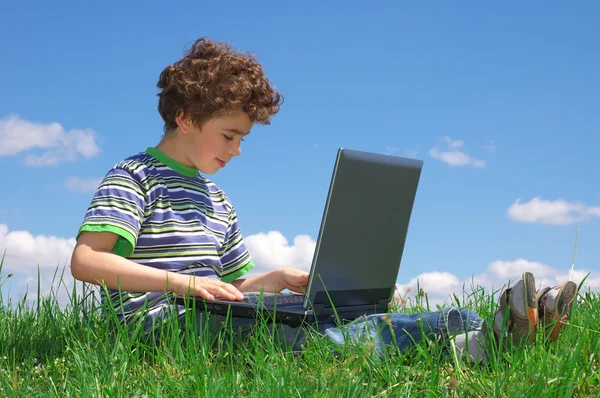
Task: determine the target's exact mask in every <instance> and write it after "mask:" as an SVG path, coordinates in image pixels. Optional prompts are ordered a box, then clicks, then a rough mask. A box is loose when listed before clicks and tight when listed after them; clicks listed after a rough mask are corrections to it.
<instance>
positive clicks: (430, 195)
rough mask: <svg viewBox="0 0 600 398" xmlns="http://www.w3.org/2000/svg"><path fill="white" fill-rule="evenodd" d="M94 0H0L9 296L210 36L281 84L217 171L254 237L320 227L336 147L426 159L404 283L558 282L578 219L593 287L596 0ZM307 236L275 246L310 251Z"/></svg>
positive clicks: (155, 131) (599, 256)
mask: <svg viewBox="0 0 600 398" xmlns="http://www.w3.org/2000/svg"><path fill="white" fill-rule="evenodd" d="M101 3H102V4H100V3H89V2H88V3H77V4H74V3H67V2H62V3H61V2H50V3H49V2H37V3H35V4H33V3H28V4H27V5H23V4H19V3H17V2H9V3H4V4H3V5H1V6H0V15H2V16H0V48H2V59H3V62H1V63H0V79H1V80H2V95H0V169H2V170H4V171H3V172H2V177H3V180H4V184H5V185H4V186H5V189H3V192H4V193H5V194H4V195H1V196H0V250H3V249H7V261H6V264H5V271H6V272H8V271H11V272H14V273H15V274H17V275H18V276H17V277H15V278H13V282H12V284H13V287H12V292H13V293H11V294H17V293H18V292H20V291H21V290H19V289H20V287H19V286H21V285H22V284H23V281H24V280H25V278H26V277H27V276H30V274H31V269H32V267H34V266H36V264H33V262H38V263H40V265H43V264H42V263H44V264H46V263H48V264H49V265H48V266H50V265H51V266H54V267H55V266H56V262H57V261H62V262H63V263H64V262H65V261H68V258H64V253H66V252H68V248H69V245H72V243H73V242H72V240H70V239H72V238H73V237H74V235H75V233H76V231H77V229H78V227H79V224H80V222H81V221H82V218H83V215H84V213H85V210H86V208H87V206H88V204H89V201H90V199H91V196H92V190H91V189H90V186H91V187H92V188H93V186H94V185H93V184H94V181H97V179H98V178H101V177H102V176H103V175H104V173H105V172H106V171H107V170H108V169H109V168H110V167H112V166H113V165H114V163H115V162H117V161H118V160H120V159H121V158H123V157H126V156H128V155H131V154H133V153H136V152H139V151H142V150H144V149H145V148H146V147H147V146H153V145H156V144H157V143H158V142H159V140H160V137H161V134H162V121H161V119H160V117H159V115H158V113H157V111H156V105H157V97H156V93H157V89H156V82H157V79H158V75H159V73H160V72H161V71H162V69H163V68H164V67H165V66H167V65H169V64H170V63H172V62H175V61H176V60H177V59H178V58H179V57H180V56H181V54H182V51H183V50H184V49H185V48H186V46H187V45H188V44H189V43H190V42H192V41H193V40H195V39H197V38H199V37H201V36H206V37H210V38H213V39H216V40H224V41H227V42H229V43H230V44H232V45H233V46H235V47H237V48H239V49H242V50H246V51H250V52H252V53H254V54H255V55H256V56H257V58H258V59H259V60H260V61H261V63H262V64H263V66H264V68H265V70H266V73H267V75H268V77H269V78H270V79H271V81H272V82H273V83H274V84H275V86H276V87H277V88H278V89H279V90H281V92H282V93H283V95H284V98H285V103H284V105H283V107H282V110H281V112H280V113H279V114H278V115H277V116H276V117H275V119H274V120H273V123H272V125H270V126H266V127H256V128H255V129H254V130H253V133H252V134H251V135H250V136H249V137H248V139H247V140H246V142H245V143H244V147H243V149H242V151H243V155H242V156H241V157H240V158H238V159H237V160H236V161H235V162H232V164H230V165H228V167H227V169H225V170H223V171H222V172H220V173H219V174H217V175H216V176H214V177H213V180H214V181H215V182H217V183H218V184H219V185H220V186H221V187H222V188H224V189H225V191H226V192H227V193H228V195H229V196H230V198H231V199H232V201H233V202H234V204H235V206H236V208H237V211H238V214H239V217H240V223H241V227H242V229H243V232H244V234H245V235H246V236H248V237H250V236H254V238H256V239H255V240H256V242H259V243H256V245H259V244H261V245H268V244H269V242H270V241H269V240H268V236H262V235H259V234H266V233H268V232H269V231H279V232H280V233H281V234H282V236H283V237H285V238H287V240H288V243H289V245H290V246H292V245H294V241H293V240H294V238H295V237H296V236H298V235H309V236H310V238H311V239H312V240H313V241H314V239H316V237H317V233H318V228H319V224H320V221H321V216H322V210H323V205H324V202H325V197H326V191H327V188H328V185H329V179H330V176H331V168H332V166H333V162H334V158H335V152H336V150H337V148H338V147H341V146H344V147H350V148H354V149H361V150H368V151H376V152H387V153H390V154H395V155H398V156H409V157H416V158H419V159H422V160H424V162H425V164H424V170H423V174H422V179H421V184H420V187H419V191H418V195H417V200H416V203H415V208H414V212H413V217H412V221H411V227H410V230H409V237H408V241H407V244H406V250H405V256H404V259H403V262H402V267H401V271H400V274H399V278H398V282H399V284H402V285H405V286H408V285H409V284H410V283H413V284H414V279H415V278H416V277H418V276H419V275H421V276H422V278H423V279H427V278H428V277H429V278H430V280H431V281H432V282H431V285H430V288H431V290H433V291H435V290H438V289H440V290H443V289H449V288H453V286H454V287H456V284H451V285H452V286H448V284H447V283H446V284H444V283H441V282H439V281H443V280H445V281H447V280H448V277H455V278H456V280H460V281H462V280H464V279H465V278H468V277H469V276H471V275H480V276H482V277H483V276H484V275H487V276H488V277H489V278H487V279H486V280H491V279H494V278H496V279H502V278H503V277H513V276H514V275H516V274H517V273H518V272H520V270H521V269H522V268H527V267H529V268H531V267H533V268H535V267H538V266H539V267H542V268H539V270H540V273H541V274H543V276H544V277H547V279H548V281H552V282H553V281H555V280H558V279H559V278H560V276H561V275H562V274H561V272H563V271H564V272H566V271H568V269H569V268H570V266H571V261H572V256H573V245H574V243H575V233H576V230H577V228H580V238H579V247H578V252H577V265H576V268H577V269H582V270H589V271H592V284H591V286H592V287H598V288H600V278H598V277H597V276H595V275H597V274H596V273H595V272H598V273H600V246H599V245H598V244H597V242H598V239H599V238H600V188H599V187H598V184H597V182H596V178H595V174H594V173H593V170H599V169H600V161H599V160H598V159H597V158H596V157H595V155H596V152H597V147H598V144H600V138H598V137H599V134H598V133H599V131H598V130H599V126H600V112H599V109H600V73H599V72H598V71H599V70H600V55H599V54H600V44H599V42H598V38H599V37H600V25H599V24H598V23H597V21H598V20H600V4H598V3H597V2H590V1H580V2H569V3H568V4H567V3H558V2H541V1H533V2H527V4H520V3H517V2H502V4H500V3H497V4H496V5H491V4H489V3H485V4H483V3H475V2H470V3H460V4H459V3H441V2H440V3H436V4H428V5H427V4H423V3H421V2H419V3H418V2H413V3H409V2H378V3H372V2H341V1H330V2H326V4H324V2H303V3H302V4H301V5H300V4H299V3H298V4H293V3H290V2H253V3H252V5H250V4H249V3H241V2H240V3H239V4H238V5H236V6H235V7H233V8H231V9H229V8H227V7H226V6H224V5H223V6H217V5H215V4H205V2H178V3H177V8H176V9H169V8H167V7H166V6H165V4H164V3H158V2H144V3H143V4H144V6H143V7H142V6H141V4H142V3H136V4H134V3H133V2H126V3H117V2H101ZM53 123H56V125H54V127H52V124H53ZM15 137H16V138H15ZM86 181H88V182H87V183H86ZM89 181H91V182H89ZM86 185H87V188H86ZM359 188H360V187H357V189H359ZM265 195H267V196H268V197H270V198H271V200H269V201H264V200H261V198H262V197H264V196H265ZM536 198H537V199H536ZM511 206H512V207H511ZM509 209H512V210H511V211H509ZM374 216H376V215H375V214H374ZM2 225H4V229H2V228H1V226H2ZM11 234H12V235H11ZM261 236H262V238H261V239H262V240H260V239H258V238H260V237H261ZM52 237H53V238H52ZM271 237H272V238H273V239H275V240H274V241H273V242H278V243H277V244H281V239H280V238H281V236H279V235H276V234H275V235H273V234H272V235H271ZM27 242H29V243H27ZM305 243H306V242H305ZM312 243H314V242H312ZM2 244H4V246H8V247H2ZM11 244H12V245H13V247H11ZM300 244H301V243H298V245H300ZM306 244H308V246H307V247H308V249H306V247H304V249H303V250H301V252H302V253H303V254H298V252H294V251H293V247H291V248H290V247H287V246H285V245H284V244H281V247H280V248H281V249H282V250H283V251H282V252H281V253H278V255H279V256H280V257H278V258H279V259H280V260H279V261H281V262H283V263H286V262H288V263H292V264H290V265H292V266H294V264H293V262H294V261H300V262H301V263H302V264H304V265H302V266H305V264H306V261H307V259H306V256H307V254H306V253H307V252H310V244H311V241H310V239H309V240H308V243H306ZM53 245H54V246H53ZM17 246H18V247H17ZM57 247H59V248H57ZM255 250H256V251H257V252H258V251H259V249H258V248H256V249H255ZM11 253H12V254H11ZM290 253H292V254H290ZM294 253H295V254H294ZM11 256H12V257H11ZM286 256H287V257H286ZM299 256H304V257H302V259H301V260H298V257H299ZM257 257H259V258H260V259H262V261H263V262H265V263H269V261H270V260H269V258H268V256H265V255H261V254H260V253H258V254H257ZM9 260H10V261H9ZM272 265H273V264H270V263H269V264H265V268H268V267H270V266H272ZM544 267H546V268H544ZM48 269H49V268H48ZM501 269H504V270H507V269H512V270H513V272H512V273H510V272H508V273H506V272H504V271H502V270H501ZM7 270H8V271H7ZM517 271H518V272H517ZM6 272H4V273H6ZM490 273H491V274H493V275H492V276H490V275H489V274H490ZM593 278H596V279H593ZM435 281H438V282H435ZM436 283H437V284H436ZM596 285H597V286H596Z"/></svg>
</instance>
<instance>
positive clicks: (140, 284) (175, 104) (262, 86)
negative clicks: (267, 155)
mask: <svg viewBox="0 0 600 398" xmlns="http://www.w3.org/2000/svg"><path fill="white" fill-rule="evenodd" d="M158 87H159V88H160V89H161V92H160V93H159V94H158V97H159V101H158V111H159V113H160V115H161V116H162V118H163V120H164V136H163V138H162V140H161V141H160V143H159V144H158V145H157V146H156V147H151V148H148V149H147V150H146V151H145V152H142V153H138V154H136V155H133V156H130V157H128V158H127V159H124V160H122V161H120V162H118V163H117V164H116V165H115V166H114V167H113V168H112V169H111V170H110V171H109V172H108V173H107V174H106V176H105V177H104V179H103V181H102V183H101V185H100V187H99V188H98V190H97V192H96V193H95V195H94V198H93V200H92V203H91V205H90V206H89V209H88V211H87V213H86V216H85V219H84V221H83V223H82V225H81V228H80V230H79V233H78V236H77V245H76V247H75V249H74V251H73V255H72V260H71V272H72V274H73V276H74V277H75V278H76V279H78V280H81V281H85V282H89V283H93V284H98V285H102V284H105V285H106V286H107V288H108V289H109V291H110V297H109V300H110V302H111V304H112V306H113V307H114V309H115V311H116V313H117V314H118V317H119V320H120V321H123V322H127V320H128V319H130V318H133V317H138V316H142V317H144V319H145V322H146V327H147V329H151V328H152V325H153V323H154V321H156V320H158V319H163V318H164V317H165V316H166V314H168V313H169V309H170V308H173V306H174V303H173V301H172V296H173V294H175V295H191V296H200V297H202V298H204V299H206V300H212V299H214V297H215V296H217V295H218V296H220V297H222V298H224V299H229V300H241V299H243V294H242V293H243V292H246V291H260V290H264V291H266V292H280V291H282V290H284V289H289V290H292V291H296V292H302V291H303V290H304V289H305V288H306V285H307V282H308V274H307V273H306V272H303V271H300V270H297V269H294V268H284V269H279V270H275V271H271V272H268V273H266V274H263V275H260V276H257V277H253V278H246V279H245V278H242V277H243V276H244V274H246V273H247V272H248V271H249V270H250V269H252V267H253V266H254V264H253V262H252V259H251V258H250V255H249V253H248V251H247V249H246V246H245V244H244V241H243V239H242V234H241V232H240V230H239V228H238V224H237V215H236V212H235V209H234V207H233V205H232V204H231V203H230V201H229V199H228V198H227V196H226V195H225V193H224V192H223V191H221V190H220V189H219V188H218V187H217V186H216V185H215V184H214V183H212V182H211V181H210V180H208V179H207V178H205V177H204V176H203V175H202V174H214V173H216V172H218V170H220V169H221V168H223V167H226V165H227V163H228V162H229V161H231V160H232V159H233V158H234V157H237V156H239V155H240V154H241V141H242V140H243V137H244V136H246V135H248V134H249V133H250V130H251V129H252V127H253V125H254V124H255V123H260V124H269V122H270V119H271V117H272V116H274V115H275V114H276V113H277V112H278V111H279V107H280V105H281V99H282V97H281V95H280V94H279V93H278V92H277V91H276V90H275V89H274V88H273V87H272V85H271V84H270V82H269V81H268V79H267V78H266V77H265V76H264V73H263V70H262V67H261V66H260V64H259V63H258V62H257V61H256V60H255V59H254V58H253V57H251V56H250V55H244V54H240V53H236V52H234V51H233V50H232V49H231V48H230V47H229V46H227V45H226V44H224V43H213V42H211V41H209V40H206V39H199V40H198V41H196V42H195V43H194V44H193V45H192V46H191V48H190V50H189V51H188V52H187V53H186V54H185V55H184V56H183V57H182V58H181V59H180V60H179V61H178V62H176V63H174V64H172V65H170V66H168V67H167V68H165V69H164V70H163V72H162V73H161V75H160V78H159V81H158ZM200 173H202V174H200ZM532 289H534V288H533V281H532V278H531V279H529V277H527V278H524V283H521V285H519V286H518V287H517V286H515V288H513V291H512V292H513V294H512V297H520V298H521V299H520V300H517V301H518V303H516V304H515V305H516V306H517V307H519V308H520V307H524V306H525V305H529V307H530V308H529V309H528V310H527V311H525V315H524V316H525V319H526V321H525V323H526V324H527V326H526V327H525V329H526V330H524V335H526V334H528V333H529V332H531V331H532V330H534V328H535V326H536V325H537V316H538V315H537V304H535V311H534V308H533V307H534V305H533V301H531V300H529V301H523V297H527V296H528V295H529V296H531V294H532V291H533V292H535V290H532ZM561 292H562V290H561ZM503 297H504V296H503ZM564 297H566V298H567V299H568V298H569V297H570V298H571V299H572V297H571V296H569V297H567V295H565V296H564ZM529 298H530V297H529ZM506 300H508V295H506V297H505V301H506ZM569 304H570V300H569ZM175 306H176V309H177V312H178V313H179V314H180V316H182V317H183V316H184V315H185V313H186V312H187V311H188V309H187V308H186V307H184V306H181V305H175ZM501 310H502V314H504V313H505V312H506V311H507V308H506V306H503V307H502V308H501ZM521 312H523V311H521ZM517 315H521V314H517ZM509 318H511V319H512V314H510V316H509ZM213 319H217V320H218V319H220V318H219V317H216V318H213ZM515 319H517V321H518V320H519V319H521V318H519V317H518V316H517V317H516V318H515ZM419 320H421V321H423V320H425V322H422V323H424V324H425V327H426V329H427V332H428V333H432V334H434V335H440V336H446V335H448V334H456V333H458V334H461V333H463V334H464V333H465V332H474V333H475V334H476V335H477V333H479V331H480V329H481V324H482V321H481V318H479V317H478V316H477V315H476V314H475V313H473V312H472V311H467V310H458V309H448V310H445V311H442V312H437V311H436V312H431V313H425V314H412V315H409V314H392V315H391V316H389V317H388V316H383V315H373V316H369V317H366V318H365V319H361V320H359V321H358V322H357V323H354V324H352V325H349V326H348V331H349V334H348V336H350V338H353V337H356V338H360V337H361V336H362V337H364V336H365V335H368V336H373V338H376V339H379V340H377V343H376V348H380V347H381V345H382V344H387V343H391V342H392V338H391V335H390V333H389V330H388V331H387V332H385V331H383V334H381V335H378V337H375V335H376V334H378V333H376V332H375V331H376V330H377V331H379V329H381V328H379V326H380V325H382V324H383V323H384V322H385V323H387V324H389V325H391V326H392V328H393V329H394V330H395V336H396V339H395V341H394V342H395V343H396V344H398V345H400V346H401V347H403V348H406V347H409V346H411V345H412V344H413V343H412V339H415V340H416V341H418V340H419V338H420V331H421V330H420V326H419V325H420V323H421V321H419ZM234 323H235V324H236V325H237V326H242V327H248V326H249V324H250V323H251V321H250V320H243V319H234ZM522 323H523V322H521V321H518V322H516V323H515V325H516V326H517V331H518V332H519V333H520V332H521V331H522V330H523V326H522ZM319 331H320V332H322V333H325V334H326V335H327V336H329V337H330V338H331V339H332V340H333V341H335V342H337V343H339V344H344V339H343V338H342V332H341V329H340V328H339V327H338V326H337V325H333V324H325V325H320V326H319ZM525 332H526V333H525ZM286 333H287V335H286V336H288V337H289V336H291V335H292V334H294V333H296V331H293V330H292V328H289V327H284V334H286ZM386 333H387V334H386ZM476 335H475V337H476ZM519 336H521V334H519ZM475 340H476V339H475ZM300 342H301V340H299V341H297V342H296V347H297V346H298V344H300Z"/></svg>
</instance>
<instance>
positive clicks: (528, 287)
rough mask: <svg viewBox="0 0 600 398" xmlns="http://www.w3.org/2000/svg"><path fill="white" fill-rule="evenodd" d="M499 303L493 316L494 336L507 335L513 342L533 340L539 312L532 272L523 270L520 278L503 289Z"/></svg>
mask: <svg viewBox="0 0 600 398" xmlns="http://www.w3.org/2000/svg"><path fill="white" fill-rule="evenodd" d="M499 305H500V308H499V309H498V310H497V311H496V314H495V316H494V333H495V334H496V336H497V337H501V336H505V337H509V338H510V339H511V340H512V341H513V342H514V343H519V342H521V341H527V342H534V341H535V330H536V328H537V325H538V320H539V314H538V304H537V300H536V290H535V279H534V277H533V274H531V273H530V272H524V273H523V276H522V279H521V280H519V281H518V282H517V283H516V284H515V285H514V286H513V287H512V288H510V287H509V288H507V289H506V290H504V292H502V295H501V296H500V300H499Z"/></svg>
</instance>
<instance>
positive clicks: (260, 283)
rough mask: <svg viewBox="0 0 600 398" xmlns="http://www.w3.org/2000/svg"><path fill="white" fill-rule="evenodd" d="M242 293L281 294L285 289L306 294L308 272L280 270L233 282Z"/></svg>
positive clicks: (289, 269) (293, 269)
mask: <svg viewBox="0 0 600 398" xmlns="http://www.w3.org/2000/svg"><path fill="white" fill-rule="evenodd" d="M231 284H232V285H233V286H235V287H236V288H237V289H238V290H239V291H241V292H260V291H264V292H270V293H275V292H281V291H282V290H284V289H288V290H291V291H293V292H297V293H304V292H305V291H306V285H307V284H308V272H305V271H301V270H299V269H295V268H280V269H276V270H274V271H270V272H267V273H265V274H262V275H258V276H255V277H251V278H246V279H237V280H235V281H233V282H231Z"/></svg>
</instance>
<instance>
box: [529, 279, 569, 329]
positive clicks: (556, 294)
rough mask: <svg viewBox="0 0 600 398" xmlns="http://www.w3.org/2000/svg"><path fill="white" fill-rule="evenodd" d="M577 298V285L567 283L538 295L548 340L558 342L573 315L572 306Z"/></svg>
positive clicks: (541, 317) (548, 288)
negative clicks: (561, 332) (560, 334)
mask: <svg viewBox="0 0 600 398" xmlns="http://www.w3.org/2000/svg"><path fill="white" fill-rule="evenodd" d="M576 296H577V285H576V284H575V283H574V282H572V281H567V282H565V283H563V284H562V285H560V286H554V287H546V288H544V289H542V290H540V291H539V292H538V293H537V300H536V301H537V303H538V313H539V316H540V319H541V321H542V324H543V325H544V328H545V332H546V338H547V339H548V340H549V341H553V340H556V338H557V337H558V335H559V333H560V331H561V330H562V328H563V326H564V324H565V322H566V321H567V320H568V319H569V317H570V315H571V305H572V304H573V300H574V299H575V297H576Z"/></svg>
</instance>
